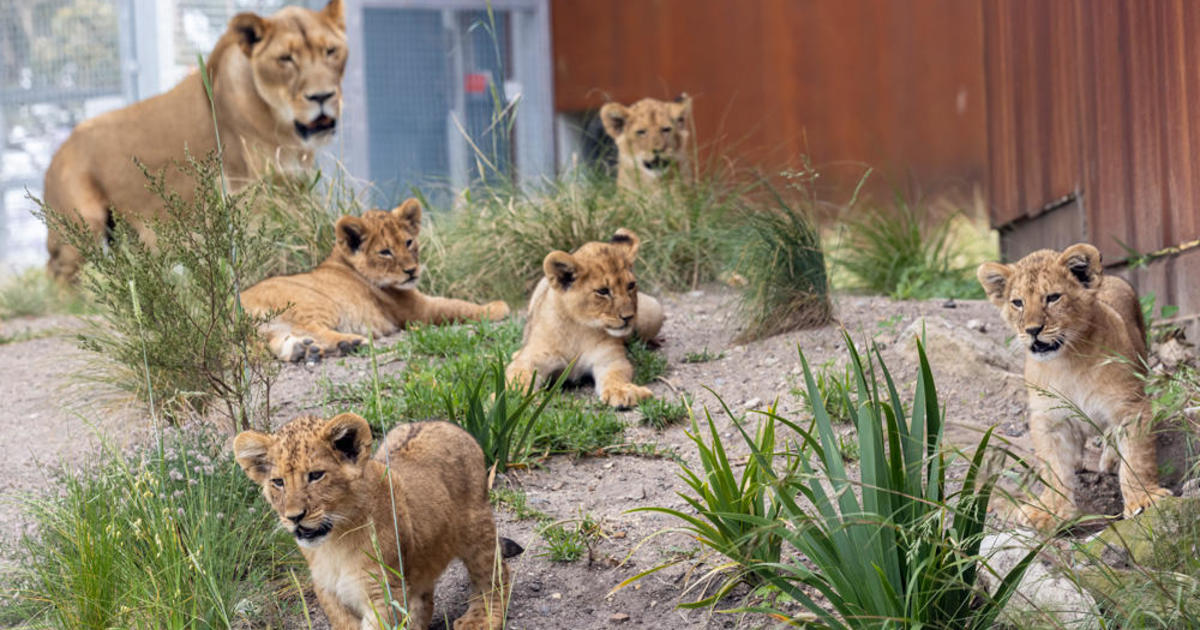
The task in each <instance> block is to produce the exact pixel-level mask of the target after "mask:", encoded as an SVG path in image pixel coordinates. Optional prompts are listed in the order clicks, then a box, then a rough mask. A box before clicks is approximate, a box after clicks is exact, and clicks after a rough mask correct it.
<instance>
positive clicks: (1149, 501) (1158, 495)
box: [1122, 487, 1175, 518]
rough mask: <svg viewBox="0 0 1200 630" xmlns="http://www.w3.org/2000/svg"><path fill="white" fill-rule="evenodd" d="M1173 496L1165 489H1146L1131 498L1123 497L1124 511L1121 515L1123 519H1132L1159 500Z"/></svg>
mask: <svg viewBox="0 0 1200 630" xmlns="http://www.w3.org/2000/svg"><path fill="white" fill-rule="evenodd" d="M1173 496H1175V495H1174V493H1172V492H1171V491H1170V490H1168V489H1166V488H1158V487H1154V488H1146V491H1145V492H1139V493H1137V494H1136V495H1134V496H1132V497H1124V499H1125V511H1124V512H1123V513H1122V515H1123V516H1124V517H1125V518H1133V517H1134V516H1137V515H1138V514H1141V513H1142V511H1143V510H1145V509H1146V508H1148V507H1150V506H1151V505H1154V504H1155V503H1157V502H1158V500H1159V499H1163V498H1165V497H1173Z"/></svg>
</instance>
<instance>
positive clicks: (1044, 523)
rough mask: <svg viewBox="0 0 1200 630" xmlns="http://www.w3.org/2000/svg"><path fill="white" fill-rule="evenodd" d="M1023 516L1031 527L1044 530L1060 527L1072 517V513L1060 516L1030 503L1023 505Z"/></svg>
mask: <svg viewBox="0 0 1200 630" xmlns="http://www.w3.org/2000/svg"><path fill="white" fill-rule="evenodd" d="M1021 516H1023V517H1024V518H1025V521H1026V522H1027V523H1028V524H1029V526H1030V527H1032V528H1034V529H1036V530H1039V531H1044V532H1049V531H1054V530H1056V529H1058V527H1059V526H1060V525H1062V523H1063V522H1064V521H1066V520H1067V519H1069V518H1071V516H1070V515H1064V516H1060V515H1058V514H1054V513H1053V512H1049V511H1046V510H1043V509H1041V508H1039V507H1034V506H1032V505H1028V504H1026V505H1022V506H1021Z"/></svg>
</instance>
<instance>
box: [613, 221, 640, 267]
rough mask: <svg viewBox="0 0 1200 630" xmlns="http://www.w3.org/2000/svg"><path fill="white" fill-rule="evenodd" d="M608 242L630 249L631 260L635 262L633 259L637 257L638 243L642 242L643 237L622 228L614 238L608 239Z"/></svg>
mask: <svg viewBox="0 0 1200 630" xmlns="http://www.w3.org/2000/svg"><path fill="white" fill-rule="evenodd" d="M608 242H610V243H612V244H613V245H617V246H619V247H624V248H626V249H628V250H629V251H628V253H627V255H628V256H629V262H633V259H634V258H635V257H637V251H638V245H639V244H640V243H641V239H639V238H638V236H637V234H634V233H633V232H632V231H630V230H628V229H626V228H621V229H619V230H617V231H616V233H614V234H613V235H612V238H610V239H608Z"/></svg>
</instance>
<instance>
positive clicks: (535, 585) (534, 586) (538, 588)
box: [529, 580, 542, 593]
mask: <svg viewBox="0 0 1200 630" xmlns="http://www.w3.org/2000/svg"><path fill="white" fill-rule="evenodd" d="M529 590H531V591H533V592H534V593H540V592H542V583H541V582H539V581H537V580H534V581H532V582H530V583H529Z"/></svg>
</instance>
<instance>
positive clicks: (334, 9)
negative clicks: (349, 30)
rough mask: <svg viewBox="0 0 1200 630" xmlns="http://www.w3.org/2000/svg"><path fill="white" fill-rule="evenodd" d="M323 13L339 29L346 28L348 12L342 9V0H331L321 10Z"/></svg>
mask: <svg viewBox="0 0 1200 630" xmlns="http://www.w3.org/2000/svg"><path fill="white" fill-rule="evenodd" d="M321 15H324V16H325V17H326V19H328V20H329V21H330V22H333V23H334V24H336V25H337V27H338V28H339V29H341V30H343V31H345V30H346V14H345V12H344V11H343V9H342V0H329V4H327V5H325V8H324V9H322V10H321Z"/></svg>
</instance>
